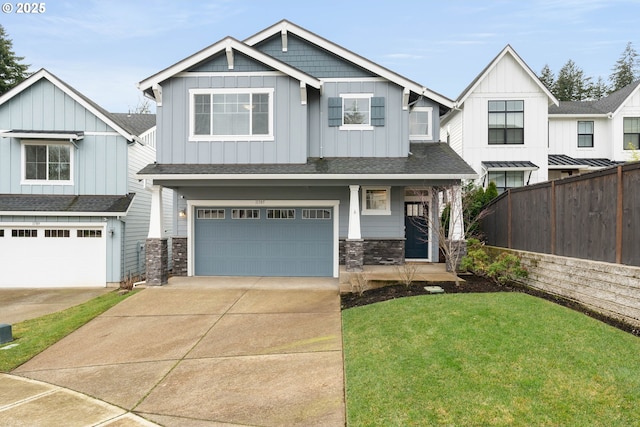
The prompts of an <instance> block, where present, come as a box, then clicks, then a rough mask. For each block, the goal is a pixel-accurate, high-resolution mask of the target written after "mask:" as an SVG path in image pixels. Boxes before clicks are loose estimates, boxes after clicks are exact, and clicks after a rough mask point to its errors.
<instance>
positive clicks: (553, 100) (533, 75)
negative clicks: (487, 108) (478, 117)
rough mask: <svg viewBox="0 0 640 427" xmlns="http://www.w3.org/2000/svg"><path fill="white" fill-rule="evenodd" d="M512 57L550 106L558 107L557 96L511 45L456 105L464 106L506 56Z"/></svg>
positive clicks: (483, 72) (465, 92) (474, 82)
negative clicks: (542, 93) (545, 96)
mask: <svg viewBox="0 0 640 427" xmlns="http://www.w3.org/2000/svg"><path fill="white" fill-rule="evenodd" d="M507 55H508V56H510V57H511V58H513V60H515V62H516V63H517V64H518V65H519V66H520V67H522V69H523V70H524V72H525V73H526V74H527V75H528V76H529V77H530V78H531V80H533V82H534V83H535V84H536V85H537V86H538V87H539V88H540V90H541V91H542V92H544V94H545V95H547V97H548V98H549V105H554V104H555V105H558V100H557V99H556V97H555V96H553V94H552V93H551V92H550V91H549V89H547V87H546V86H545V85H544V84H543V83H542V82H541V81H540V79H539V78H538V76H537V75H536V73H534V72H533V70H531V68H530V67H529V66H528V65H527V64H526V63H525V62H524V61H523V60H522V58H520V56H519V55H518V54H517V53H516V51H515V50H514V49H513V48H512V47H511V45H507V46H505V48H504V49H502V51H501V52H500V53H499V54H498V55H497V56H496V57H495V58H494V59H493V60H492V61H491V62H490V63H489V64H488V65H487V66H486V67H485V68H484V70H482V71H481V72H480V74H478V76H477V77H476V78H475V79H474V80H473V81H472V82H471V83H470V84H469V86H467V87H466V88H465V89H464V90H463V91H462V93H461V94H460V96H458V99H457V100H456V105H457V106H460V105H462V104H463V103H464V102H465V101H466V99H467V98H468V97H469V96H470V95H471V94H472V93H473V92H474V91H475V90H476V89H477V88H478V86H480V84H481V83H482V82H483V81H484V80H485V79H486V78H487V77H488V76H489V74H491V72H492V71H493V70H494V69H495V68H496V67H497V65H498V64H499V63H500V62H501V61H502V60H503V59H504V58H505V56H507Z"/></svg>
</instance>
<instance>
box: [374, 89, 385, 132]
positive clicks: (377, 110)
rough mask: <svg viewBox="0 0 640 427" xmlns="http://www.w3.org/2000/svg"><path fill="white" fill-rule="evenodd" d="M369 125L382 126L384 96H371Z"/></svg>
mask: <svg viewBox="0 0 640 427" xmlns="http://www.w3.org/2000/svg"><path fill="white" fill-rule="evenodd" d="M371 125H372V126H384V97H381V96H377V97H373V98H371Z"/></svg>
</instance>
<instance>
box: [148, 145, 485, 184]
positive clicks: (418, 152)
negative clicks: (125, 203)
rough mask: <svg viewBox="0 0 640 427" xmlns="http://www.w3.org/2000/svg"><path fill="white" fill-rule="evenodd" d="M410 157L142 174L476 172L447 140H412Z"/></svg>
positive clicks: (156, 168) (174, 167) (181, 167)
mask: <svg viewBox="0 0 640 427" xmlns="http://www.w3.org/2000/svg"><path fill="white" fill-rule="evenodd" d="M410 150H411V155H409V156H408V157H332V158H309V159H308V160H307V162H306V163H301V164H155V163H154V164H150V165H147V166H146V167H145V168H143V169H142V170H141V171H140V172H138V175H140V176H145V175H215V174H219V175H245V174H247V175H266V174H268V175H287V174H296V175H301V174H302V175H305V174H308V175H332V174H336V175H363V174H376V175H380V174H382V175H385V174H386V175H399V177H401V176H402V175H414V174H429V175H442V178H443V179H447V178H449V177H459V176H461V175H465V177H466V176H471V175H473V176H476V175H477V174H476V172H475V171H474V170H473V169H472V168H471V166H469V165H468V164H467V163H465V161H464V160H462V158H461V157H460V156H458V154H456V153H455V151H453V149H451V147H449V145H448V144H445V143H424V144H411V148H410Z"/></svg>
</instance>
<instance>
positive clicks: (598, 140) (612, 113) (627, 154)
mask: <svg viewBox="0 0 640 427" xmlns="http://www.w3.org/2000/svg"><path fill="white" fill-rule="evenodd" d="M639 144H640V80H639V81H636V82H634V83H632V84H630V85H628V86H626V87H624V88H622V89H620V90H618V91H616V92H614V93H612V94H610V95H609V96H607V97H605V98H602V99H599V100H597V101H579V102H560V105H557V106H555V105H554V106H552V107H550V108H549V152H550V153H551V154H550V155H549V178H550V179H552V178H562V177H565V176H570V175H575V174H578V173H581V172H585V171H590V170H594V169H600V168H603V167H608V166H612V165H615V164H616V163H620V162H625V161H629V160H640V159H639V158H638V150H639V149H640V145H639Z"/></svg>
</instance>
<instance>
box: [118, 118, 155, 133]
mask: <svg viewBox="0 0 640 427" xmlns="http://www.w3.org/2000/svg"><path fill="white" fill-rule="evenodd" d="M110 114H111V117H112V118H113V120H114V121H115V122H116V123H118V124H119V125H120V126H122V127H123V128H124V129H126V130H128V131H129V132H130V133H132V134H134V135H138V136H139V135H141V134H143V133H144V132H146V131H148V130H149V129H151V128H152V127H154V126H155V125H156V115H155V114H135V113H110Z"/></svg>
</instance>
